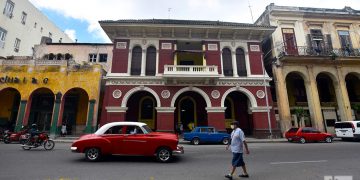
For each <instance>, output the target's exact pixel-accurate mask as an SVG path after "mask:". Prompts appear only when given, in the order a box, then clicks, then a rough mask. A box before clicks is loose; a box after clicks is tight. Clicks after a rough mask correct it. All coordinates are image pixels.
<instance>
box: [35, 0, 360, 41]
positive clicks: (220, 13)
mask: <svg viewBox="0 0 360 180" xmlns="http://www.w3.org/2000/svg"><path fill="white" fill-rule="evenodd" d="M29 1H30V2H31V3H32V4H34V5H35V7H37V8H38V9H39V10H40V11H42V12H43V13H44V14H45V15H46V16H47V17H48V18H49V19H50V20H51V21H53V22H54V23H55V24H56V25H57V26H58V27H59V28H60V29H62V30H63V31H64V32H65V33H66V34H68V35H69V37H70V38H72V39H73V40H75V39H77V42H80V43H109V42H111V41H110V39H109V38H108V37H107V35H106V34H105V33H104V31H103V30H102V29H101V27H100V25H99V23H98V21H100V20H119V19H153V18H155V19H169V18H170V19H185V20H214V21H228V22H240V23H252V22H253V20H254V21H255V20H256V19H257V18H258V17H259V16H260V15H261V14H262V12H263V11H264V10H265V8H266V6H267V5H269V4H270V3H275V5H279V6H300V7H317V8H335V9H342V8H344V7H345V6H350V7H351V8H353V9H356V10H360V0H29ZM249 4H250V8H249ZM250 9H251V11H250ZM251 12H252V15H253V18H252V17H251ZM252 19H253V20H252Z"/></svg>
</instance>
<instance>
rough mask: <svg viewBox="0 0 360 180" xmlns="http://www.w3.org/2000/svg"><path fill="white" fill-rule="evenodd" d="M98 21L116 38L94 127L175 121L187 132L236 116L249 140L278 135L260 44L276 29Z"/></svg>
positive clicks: (223, 125)
mask: <svg viewBox="0 0 360 180" xmlns="http://www.w3.org/2000/svg"><path fill="white" fill-rule="evenodd" d="M100 25H101V26H102V28H103V29H104V30H105V32H106V33H107V35H108V36H109V37H110V39H111V40H112V41H113V43H114V50H113V59H112V66H111V67H112V68H111V71H109V72H108V74H107V76H106V78H105V81H106V85H105V96H104V100H103V107H102V112H101V113H102V114H101V120H100V122H99V123H100V125H103V124H105V123H108V122H114V121H140V122H145V123H147V124H148V125H149V126H150V127H151V128H152V129H154V130H156V131H170V132H174V131H175V130H176V129H177V128H178V127H179V126H180V125H181V124H182V125H183V127H184V130H185V131H187V130H190V129H192V127H194V126H207V125H208V126H214V127H216V128H217V129H218V130H220V131H226V130H227V129H228V128H229V124H230V122H231V121H234V120H236V121H239V122H240V125H241V128H242V129H243V130H244V132H245V133H246V134H248V135H253V136H255V137H267V136H268V135H269V133H270V132H272V134H273V135H274V134H275V133H278V132H279V130H278V128H277V124H276V122H275V116H274V110H273V108H272V100H271V94H270V91H269V81H271V78H269V76H268V75H267V74H266V73H265V74H264V70H263V65H262V54H263V52H262V50H261V46H260V44H261V41H262V40H263V38H265V37H267V36H269V35H270V34H271V33H272V32H273V31H274V29H275V27H272V26H258V25H253V24H242V23H232V22H221V21H192V20H170V19H166V20H161V19H149V20H118V21H101V22H100ZM265 89H267V90H265ZM266 93H267V96H266ZM267 97H269V98H268V103H266V99H267ZM269 127H270V128H271V130H270V129H269Z"/></svg>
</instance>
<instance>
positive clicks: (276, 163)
mask: <svg viewBox="0 0 360 180" xmlns="http://www.w3.org/2000/svg"><path fill="white" fill-rule="evenodd" d="M324 162H328V161H327V160H318V161H293V162H272V163H270V164H272V165H278V164H301V163H324Z"/></svg>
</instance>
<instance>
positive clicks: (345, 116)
mask: <svg viewBox="0 0 360 180" xmlns="http://www.w3.org/2000/svg"><path fill="white" fill-rule="evenodd" d="M256 24H261V25H272V26H277V29H276V30H275V32H274V33H273V34H272V36H271V37H270V38H269V39H268V40H267V41H264V43H263V50H264V58H265V65H266V69H267V71H268V73H269V74H270V75H271V76H272V77H273V79H274V82H273V83H272V87H273V91H274V92H273V93H272V94H276V96H274V97H273V99H274V102H275V103H274V104H277V108H276V109H275V110H276V114H277V120H278V123H279V124H280V125H281V127H282V131H286V130H287V129H289V128H290V127H291V126H297V127H300V126H312V127H316V128H318V129H320V130H322V131H327V132H330V133H334V123H335V122H336V121H350V120H354V119H359V118H360V117H359V107H360V26H359V25H360V11H358V10H354V9H352V8H350V7H345V8H343V9H325V8H306V7H290V6H276V5H274V4H270V5H269V6H267V7H266V10H265V11H264V13H263V14H262V15H261V16H260V17H259V19H258V20H257V21H256ZM276 102H277V103H276Z"/></svg>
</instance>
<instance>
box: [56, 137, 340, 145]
mask: <svg viewBox="0 0 360 180" xmlns="http://www.w3.org/2000/svg"><path fill="white" fill-rule="evenodd" d="M78 138H79V137H56V138H55V139H54V141H55V142H56V143H73V142H74V141H75V140H76V139H78ZM334 140H335V139H334ZM246 142H248V143H283V142H287V139H285V138H279V139H256V138H251V137H248V138H246ZM179 144H190V142H189V141H184V139H182V138H179Z"/></svg>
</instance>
